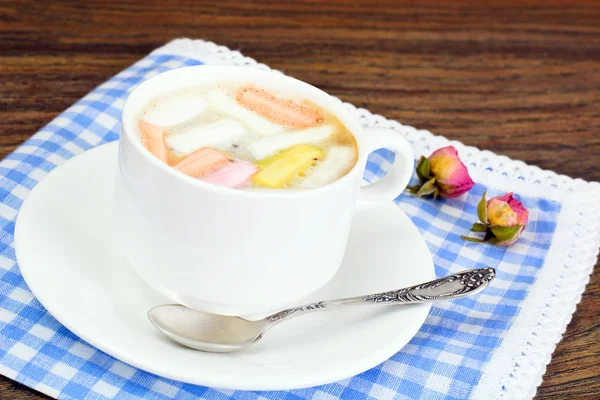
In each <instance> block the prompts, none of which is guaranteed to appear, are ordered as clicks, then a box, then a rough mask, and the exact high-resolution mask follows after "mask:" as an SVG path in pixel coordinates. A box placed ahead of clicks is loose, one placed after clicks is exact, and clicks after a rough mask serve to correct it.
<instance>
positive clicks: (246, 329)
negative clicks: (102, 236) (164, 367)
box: [148, 268, 496, 353]
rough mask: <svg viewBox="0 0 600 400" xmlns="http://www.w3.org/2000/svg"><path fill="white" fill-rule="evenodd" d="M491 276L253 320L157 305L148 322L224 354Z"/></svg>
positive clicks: (483, 282) (449, 293)
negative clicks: (323, 320) (303, 326)
mask: <svg viewBox="0 0 600 400" xmlns="http://www.w3.org/2000/svg"><path fill="white" fill-rule="evenodd" d="M495 276H496V271H495V270H494V269H493V268H481V269H471V270H468V271H462V272H459V273H457V274H454V275H449V276H446V277H444V278H440V279H436V280H434V281H431V282H427V283H421V284H420V285H415V286H410V287H407V288H404V289H400V290H394V291H390V292H383V293H376V294H371V295H367V296H358V297H350V298H346V299H339V300H327V301H319V302H317V303H311V304H305V305H303V306H299V307H294V308H288V309H287V310H283V311H280V312H278V313H275V314H273V315H270V316H268V317H266V318H264V319H261V320H257V321H249V320H247V319H243V318H240V317H230V316H225V315H216V314H209V313H205V312H202V311H197V310H193V309H191V308H187V307H185V306H182V305H178V304H170V305H161V306H156V307H154V308H152V309H150V311H148V318H149V319H150V322H152V324H154V326H155V327H156V328H157V329H158V330H159V331H161V332H162V333H163V334H165V335H166V336H167V337H169V338H170V339H172V340H174V341H175V342H178V343H180V344H182V345H184V346H186V347H191V348H193V349H197V350H202V351H208V352H213V353H228V352H232V351H236V350H241V349H244V348H246V347H249V346H251V345H253V344H254V343H256V342H258V341H259V340H260V339H261V338H262V337H263V335H264V334H265V332H266V331H268V330H269V329H271V328H272V327H273V326H275V325H277V324H279V323H280V322H282V321H285V320H287V319H290V318H292V317H297V316H300V315H304V314H308V313H311V312H315V311H326V310H333V309H339V308H342V307H348V306H357V305H367V304H373V305H374V304H416V303H428V302H432V301H438V300H451V299H458V298H461V297H466V296H470V295H472V294H475V293H478V292H479V291H481V290H483V288H485V287H486V286H487V285H488V284H489V283H490V282H491V281H492V280H493V279H494V277H495Z"/></svg>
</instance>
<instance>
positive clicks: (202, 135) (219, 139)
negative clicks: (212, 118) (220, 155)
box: [165, 118, 248, 154]
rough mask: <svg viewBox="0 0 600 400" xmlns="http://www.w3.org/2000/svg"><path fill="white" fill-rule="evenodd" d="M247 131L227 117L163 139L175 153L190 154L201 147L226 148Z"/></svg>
mask: <svg viewBox="0 0 600 400" xmlns="http://www.w3.org/2000/svg"><path fill="white" fill-rule="evenodd" d="M247 133H248V131H247V130H246V127H245V126H244V125H242V124H240V123H239V122H237V121H235V120H233V119H229V118H228V119H222V120H220V121H217V122H212V123H210V124H205V125H200V126H196V127H193V128H191V129H188V130H186V131H185V132H183V133H179V134H176V135H171V136H167V138H166V139H165V140H166V142H167V145H168V146H169V147H170V148H171V149H172V150H174V151H176V152H177V153H180V154H190V153H192V152H193V151H195V150H197V149H199V148H201V147H216V148H226V147H228V146H231V145H232V144H233V142H234V141H235V140H236V139H238V138H240V137H242V136H244V135H246V134H247Z"/></svg>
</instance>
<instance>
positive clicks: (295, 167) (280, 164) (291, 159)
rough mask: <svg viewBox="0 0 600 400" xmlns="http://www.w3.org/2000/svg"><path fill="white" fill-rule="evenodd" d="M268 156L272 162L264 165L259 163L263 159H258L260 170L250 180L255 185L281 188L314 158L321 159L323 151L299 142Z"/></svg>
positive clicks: (306, 167)
mask: <svg viewBox="0 0 600 400" xmlns="http://www.w3.org/2000/svg"><path fill="white" fill-rule="evenodd" d="M269 158H270V159H271V160H272V162H271V163H270V164H268V165H266V166H263V165H264V164H263V165H261V164H262V162H263V161H265V160H262V161H259V163H258V164H259V165H261V167H262V170H261V171H260V172H259V173H257V174H256V175H254V177H253V178H252V182H253V183H254V184H255V185H256V186H262V187H269V188H283V187H285V185H286V184H287V183H289V182H291V181H293V180H294V179H296V178H297V177H298V174H299V173H300V172H302V171H305V170H307V169H308V168H309V167H310V165H311V164H312V163H313V162H314V161H315V159H319V160H320V159H322V158H323V152H322V151H321V150H319V149H317V148H316V147H313V146H309V145H307V144H299V145H296V146H294V147H291V148H289V149H287V150H285V151H284V152H282V153H280V154H278V155H276V156H274V157H269Z"/></svg>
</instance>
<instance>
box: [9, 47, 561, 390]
mask: <svg viewBox="0 0 600 400" xmlns="http://www.w3.org/2000/svg"><path fill="white" fill-rule="evenodd" d="M196 64H201V61H200V60H195V59H191V58H186V57H181V56H175V55H164V54H163V55H159V54H154V55H150V56H148V57H146V58H144V59H143V60H141V61H140V62H138V63H136V64H135V65H133V66H131V67H130V68H128V69H127V70H125V71H123V72H121V73H120V74H118V75H117V76H115V77H114V78H112V79H110V80H109V81H107V82H106V83H104V84H102V85H101V86H99V87H98V88H96V89H95V90H93V91H92V92H91V93H90V94H88V95H87V96H85V97H84V98H83V99H82V100H80V101H79V102H77V103H76V104H74V105H73V106H72V107H70V108H69V109H68V110H66V111H65V112H64V113H63V114H61V115H60V116H59V117H57V118H56V119H55V120H54V121H52V122H51V123H50V124H49V125H47V126H46V127H44V128H43V129H42V130H41V131H40V132H38V133H37V134H35V135H34V136H33V137H32V138H31V139H29V140H28V141H27V142H25V143H24V144H23V145H22V146H21V147H19V148H18V149H17V150H16V151H15V152H14V153H12V154H10V155H9V156H8V157H7V158H6V159H4V160H3V161H2V162H1V163H0V174H1V176H0V200H1V203H0V225H1V229H0V373H1V374H3V375H6V376H8V377H10V378H11V379H14V380H16V381H19V382H22V383H23V384H25V385H27V386H30V387H32V388H34V389H36V390H39V391H42V392H44V393H46V394H49V395H50V396H53V397H57V398H64V399H67V398H68V399H71V398H72V399H83V398H85V399H106V398H117V399H142V398H148V399H192V398H206V399H265V398H267V399H286V400H292V399H335V398H342V399H392V398H394V399H429V400H431V399H467V398H469V397H470V395H471V393H472V391H473V388H474V387H475V386H476V385H477V383H478V382H479V380H480V378H481V376H482V371H483V370H484V368H486V364H487V363H488V362H489V360H490V358H491V356H492V354H493V352H494V351H495V350H496V349H497V348H498V346H499V345H500V343H501V341H502V337H503V334H504V333H505V332H506V331H507V330H509V329H510V328H511V324H512V323H513V322H514V319H515V317H516V316H517V314H518V313H519V311H520V309H521V306H522V303H523V300H524V299H525V297H526V296H527V294H528V290H529V288H530V287H531V285H532V284H533V282H534V281H535V279H536V275H537V274H538V272H539V271H540V269H541V268H542V266H543V265H544V258H545V256H546V254H547V252H548V249H549V247H550V243H551V240H552V237H553V234H554V232H555V229H556V221H557V218H558V215H559V214H560V211H561V204H559V203H557V202H554V201H549V200H544V199H539V198H529V197H525V196H519V194H518V193H517V196H519V197H520V200H521V201H522V202H523V203H524V205H525V207H526V208H527V209H529V211H530V222H529V224H528V226H527V229H526V230H525V232H524V234H523V236H522V238H521V239H520V240H519V241H518V242H517V243H516V244H514V245H513V246H511V247H508V248H504V247H496V246H490V245H477V244H473V243H468V242H465V241H463V240H462V239H460V237H459V235H460V234H461V233H464V232H467V231H468V230H469V228H470V225H471V224H472V223H473V222H474V219H475V218H476V206H477V202H478V201H479V199H480V197H481V195H482V193H483V191H484V190H486V189H487V190H488V196H490V197H491V196H495V195H498V194H503V193H499V192H496V191H494V190H493V189H490V188H485V187H483V186H482V185H476V186H475V187H474V189H473V190H471V191H470V192H469V193H468V194H467V195H466V196H463V197H461V198H459V199H453V200H439V201H429V200H424V199H422V198H416V197H412V196H401V197H399V198H398V199H397V202H398V204H399V206H400V207H401V208H402V209H403V210H404V211H405V212H406V213H407V214H408V215H409V216H410V218H411V219H412V221H413V222H414V223H415V225H416V226H417V227H418V228H419V230H420V232H421V234H422V235H423V237H424V239H425V240H426V242H427V244H428V246H429V250H430V251H431V253H432V254H433V258H434V262H435V266H436V273H437V275H438V276H442V275H446V274H449V273H452V272H457V271H460V270H463V269H468V268H478V267H483V266H496V267H497V271H498V276H497V279H496V280H495V281H494V282H493V284H492V285H491V287H489V288H488V289H486V290H485V291H484V292H483V293H481V294H479V295H477V296H474V297H469V298H465V299H461V300H457V301H452V302H445V303H440V305H436V306H434V307H433V308H432V309H431V313H430V315H429V316H428V318H427V320H426V321H425V323H424V325H423V326H422V328H421V329H420V331H419V332H418V333H417V335H416V336H415V337H414V338H413V339H412V340H411V341H410V343H409V344H408V345H406V347H404V348H403V349H402V350H401V351H399V352H398V353H397V354H395V355H394V356H393V357H392V358H391V359H389V360H388V361H386V362H384V363H382V364H381V365H379V366H377V367H375V368H373V369H371V370H369V371H367V372H364V373H362V374H360V375H358V376H355V377H352V378H349V379H346V380H344V381H341V382H336V383H331V384H328V385H323V386H319V387H314V388H310V389H302V390H293V391H287V392H284V391H280V392H243V391H228V390H218V389H213V388H207V387H201V386H194V385H190V384H184V383H181V382H175V381H172V380H168V379H164V378H161V377H158V376H155V375H152V374H150V373H147V372H144V371H141V370H137V369H135V368H133V367H131V366H129V365H127V364H125V363H123V362H121V361H118V360H116V359H114V358H113V357H111V356H109V355H107V354H105V353H103V352H101V351H99V350H97V349H95V348H94V347H92V346H90V345H89V344H87V343H86V342H84V341H83V340H81V339H80V338H78V337H77V336H75V335H74V334H72V333H71V332H69V331H68V330H67V329H66V328H64V327H63V326H62V325H61V324H60V323H59V322H57V321H56V320H55V319H54V318H53V317H52V316H51V315H50V314H48V313H47V312H46V310H45V309H44V307H43V306H42V305H41V304H40V303H39V302H38V301H37V300H36V299H35V298H34V297H33V296H32V294H31V292H30V291H29V289H28V288H27V285H26V283H25V282H24V280H23V278H22V276H21V274H20V272H19V267H18V265H17V263H16V259H15V250H14V243H13V239H14V237H13V232H14V228H15V219H16V216H17V213H18V211H19V208H20V207H21V205H22V203H23V200H24V199H25V197H26V196H27V193H28V192H29V191H30V190H31V189H32V188H33V187H34V186H35V185H36V183H37V182H38V181H40V180H41V179H43V178H44V176H45V175H46V174H47V173H48V172H50V171H51V170H52V169H53V168H55V167H56V166H58V165H60V164H62V163H63V162H64V161H65V160H67V159H69V158H71V157H73V156H75V155H77V154H80V153H82V152H84V151H86V150H88V149H90V148H92V147H94V146H97V145H100V144H103V143H106V142H110V141H113V140H116V139H117V138H118V135H119V123H120V122H119V120H120V115H121V109H122V107H123V104H124V102H125V99H126V97H127V95H128V93H129V92H130V91H131V90H132V88H134V87H135V86H136V85H137V84H139V83H140V82H142V81H143V80H145V79H147V78H149V77H151V76H154V75H156V74H158V73H160V72H163V71H166V70H169V69H172V68H178V67H183V66H189V65H196ZM392 157H393V156H392V154H391V153H390V152H389V151H386V150H380V151H378V152H377V153H374V154H372V155H371V157H370V159H369V162H368V166H367V171H366V173H365V179H367V180H372V179H375V178H377V177H379V176H381V175H382V174H383V173H384V172H385V171H386V170H387V168H388V167H389V165H390V161H391V159H392Z"/></svg>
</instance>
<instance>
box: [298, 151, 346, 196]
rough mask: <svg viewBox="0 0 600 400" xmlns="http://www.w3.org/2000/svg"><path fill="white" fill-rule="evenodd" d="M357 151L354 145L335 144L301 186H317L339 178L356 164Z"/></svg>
mask: <svg viewBox="0 0 600 400" xmlns="http://www.w3.org/2000/svg"><path fill="white" fill-rule="evenodd" d="M355 162H356V151H355V150H354V149H353V148H352V147H347V146H334V147H331V148H330V149H329V151H328V152H327V155H326V156H325V160H323V162H321V164H320V165H319V166H318V167H316V168H315V169H314V170H313V171H311V173H310V174H309V175H308V176H307V177H306V178H305V179H304V180H303V181H302V183H301V184H300V187H304V188H315V187H319V186H323V185H327V184H328V183H331V182H333V181H335V180H336V179H339V178H341V177H342V176H343V174H345V173H346V172H348V171H349V170H350V169H352V167H353V166H354V164H355Z"/></svg>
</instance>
